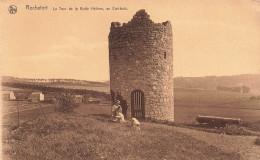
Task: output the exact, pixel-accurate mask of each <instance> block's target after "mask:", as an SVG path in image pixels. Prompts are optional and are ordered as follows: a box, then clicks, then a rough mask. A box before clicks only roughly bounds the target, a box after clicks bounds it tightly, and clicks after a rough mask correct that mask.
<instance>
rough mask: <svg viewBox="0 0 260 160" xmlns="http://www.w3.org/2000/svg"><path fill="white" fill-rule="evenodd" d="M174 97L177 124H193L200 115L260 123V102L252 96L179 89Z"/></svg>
mask: <svg viewBox="0 0 260 160" xmlns="http://www.w3.org/2000/svg"><path fill="white" fill-rule="evenodd" d="M174 96H175V97H174V98H175V121H176V122H180V123H192V122H194V121H195V119H196V117H197V115H199V114H202V115H211V116H222V117H231V118H241V119H242V121H246V122H255V121H260V101H259V100H249V98H250V96H251V95H250V94H240V93H234V92H225V91H214V90H200V89H178V88H177V89H175V93H174Z"/></svg>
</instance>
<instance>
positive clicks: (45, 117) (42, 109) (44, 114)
mask: <svg viewBox="0 0 260 160" xmlns="http://www.w3.org/2000/svg"><path fill="white" fill-rule="evenodd" d="M39 106H40V108H41V111H42V113H43V115H44V117H45V119H47V117H46V115H45V113H44V111H43V109H42V106H41V104H40V103H39Z"/></svg>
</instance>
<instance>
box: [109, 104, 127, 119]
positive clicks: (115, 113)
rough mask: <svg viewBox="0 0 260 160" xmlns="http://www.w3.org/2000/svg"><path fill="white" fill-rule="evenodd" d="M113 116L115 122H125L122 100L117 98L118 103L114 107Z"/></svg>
mask: <svg viewBox="0 0 260 160" xmlns="http://www.w3.org/2000/svg"><path fill="white" fill-rule="evenodd" d="M112 117H113V118H114V120H113V121H114V122H117V121H119V122H125V117H124V115H123V114H122V107H121V106H120V101H119V100H117V102H116V104H115V105H114V106H113V107H112Z"/></svg>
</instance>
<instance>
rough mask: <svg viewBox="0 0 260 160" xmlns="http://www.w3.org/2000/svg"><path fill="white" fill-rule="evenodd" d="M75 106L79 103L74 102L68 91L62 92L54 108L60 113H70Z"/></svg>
mask: <svg viewBox="0 0 260 160" xmlns="http://www.w3.org/2000/svg"><path fill="white" fill-rule="evenodd" d="M77 107H79V105H78V104H77V103H75V102H74V99H73V96H72V95H71V94H70V93H69V92H63V93H62V94H61V95H60V96H59V97H58V99H57V105H56V107H55V109H56V111H58V112H61V113H71V112H73V110H74V109H75V108H77Z"/></svg>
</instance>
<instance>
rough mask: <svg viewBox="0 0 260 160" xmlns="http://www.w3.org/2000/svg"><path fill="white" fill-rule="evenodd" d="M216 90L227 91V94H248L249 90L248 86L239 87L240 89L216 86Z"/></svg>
mask: <svg viewBox="0 0 260 160" xmlns="http://www.w3.org/2000/svg"><path fill="white" fill-rule="evenodd" d="M217 90H220V91H229V92H241V93H249V92H250V88H249V87H248V86H241V87H225V86H217Z"/></svg>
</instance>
